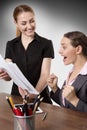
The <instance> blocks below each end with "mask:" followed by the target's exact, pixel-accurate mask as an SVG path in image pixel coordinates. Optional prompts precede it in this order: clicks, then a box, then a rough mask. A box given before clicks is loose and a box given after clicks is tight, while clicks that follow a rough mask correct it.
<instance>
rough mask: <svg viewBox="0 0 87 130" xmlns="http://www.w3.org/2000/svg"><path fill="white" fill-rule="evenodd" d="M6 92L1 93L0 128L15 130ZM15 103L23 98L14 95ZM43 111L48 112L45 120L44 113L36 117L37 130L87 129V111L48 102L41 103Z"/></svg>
mask: <svg viewBox="0 0 87 130" xmlns="http://www.w3.org/2000/svg"><path fill="white" fill-rule="evenodd" d="M6 96H9V95H8V94H6V93H0V130H13V115H12V114H13V113H12V111H11V108H10V106H9V105H8V102H7V101H6ZM12 99H13V101H14V103H18V102H19V103H22V100H21V99H20V98H18V97H16V96H12ZM40 107H41V108H42V110H43V111H46V112H48V115H47V117H46V119H45V120H44V121H42V116H43V115H42V114H37V115H36V117H35V130H87V113H81V112H76V111H73V110H69V109H65V108H60V107H58V106H53V105H50V104H46V103H41V104H40Z"/></svg>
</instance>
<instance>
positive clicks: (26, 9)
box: [13, 5, 35, 36]
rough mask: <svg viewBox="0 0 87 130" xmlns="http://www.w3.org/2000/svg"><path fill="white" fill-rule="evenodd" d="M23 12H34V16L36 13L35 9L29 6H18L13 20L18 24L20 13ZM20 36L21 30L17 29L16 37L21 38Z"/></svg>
mask: <svg viewBox="0 0 87 130" xmlns="http://www.w3.org/2000/svg"><path fill="white" fill-rule="evenodd" d="M23 12H32V13H33V14H35V13H34V11H33V9H32V8H31V7H30V6H28V5H19V6H17V7H16V8H15V9H14V12H13V18H14V20H15V21H16V22H17V16H18V15H19V14H20V13H23ZM19 35H20V30H19V29H18V28H17V30H16V36H19Z"/></svg>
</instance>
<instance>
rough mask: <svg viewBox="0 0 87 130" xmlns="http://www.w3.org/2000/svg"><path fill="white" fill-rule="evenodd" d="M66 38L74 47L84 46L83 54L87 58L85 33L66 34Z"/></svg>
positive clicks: (73, 32)
mask: <svg viewBox="0 0 87 130" xmlns="http://www.w3.org/2000/svg"><path fill="white" fill-rule="evenodd" d="M64 37H66V38H69V39H70V40H71V41H72V42H71V44H72V46H73V47H77V46H78V45H80V46H82V53H83V55H84V56H86V57H87V37H86V35H85V34H84V33H83V32H80V31H72V32H68V33H65V34H64Z"/></svg>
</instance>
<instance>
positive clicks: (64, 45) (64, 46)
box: [59, 37, 77, 65]
mask: <svg viewBox="0 0 87 130" xmlns="http://www.w3.org/2000/svg"><path fill="white" fill-rule="evenodd" d="M59 53H60V54H61V56H63V62H64V64H65V65H68V64H75V62H76V59H77V49H76V48H75V47H73V46H72V44H71V40H70V39H68V38H66V37H63V38H62V40H61V47H60V49H59Z"/></svg>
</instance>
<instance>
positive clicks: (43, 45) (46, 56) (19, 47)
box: [0, 5, 54, 103]
mask: <svg viewBox="0 0 87 130" xmlns="http://www.w3.org/2000/svg"><path fill="white" fill-rule="evenodd" d="M13 17H14V22H15V24H16V27H17V29H18V31H19V32H20V35H19V36H18V37H16V38H14V39H12V40H11V41H8V42H7V46H6V53H5V59H6V61H12V62H14V63H16V64H17V66H18V67H19V69H20V70H21V71H22V73H23V74H24V76H25V77H26V78H27V79H28V81H29V82H30V83H31V84H32V85H33V86H34V87H35V89H36V90H37V91H38V92H41V91H42V90H43V88H44V86H45V85H46V80H47V78H48V75H49V74H50V67H51V59H52V58H54V50H53V45H52V42H51V40H48V39H46V38H43V37H41V36H39V35H38V34H37V33H36V32H35V29H36V23H35V13H34V11H33V9H32V8H31V7H29V6H28V5H19V6H17V7H16V8H15V9H14V12H13ZM0 77H1V78H3V79H5V80H10V77H9V76H8V74H7V73H6V72H3V71H2V70H0ZM25 93H26V91H25V90H22V89H21V88H19V89H18V86H17V85H16V84H15V83H13V86H12V91H11V94H12V95H20V94H21V95H22V97H23V96H24V95H25ZM41 94H42V96H43V97H44V99H43V101H44V102H47V103H51V100H50V97H49V89H48V87H46V88H45V89H44V90H43V91H42V93H41ZM34 96H35V95H32V94H30V98H34Z"/></svg>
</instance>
